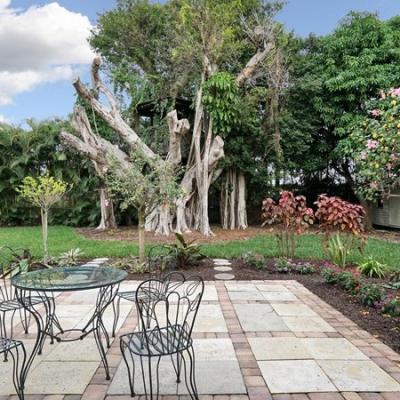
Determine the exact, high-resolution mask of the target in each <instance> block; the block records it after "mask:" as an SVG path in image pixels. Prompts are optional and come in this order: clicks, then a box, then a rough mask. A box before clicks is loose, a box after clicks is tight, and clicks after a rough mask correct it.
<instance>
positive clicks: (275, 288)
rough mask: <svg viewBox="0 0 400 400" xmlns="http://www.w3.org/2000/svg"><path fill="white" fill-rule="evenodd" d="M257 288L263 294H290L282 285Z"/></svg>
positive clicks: (264, 285)
mask: <svg viewBox="0 0 400 400" xmlns="http://www.w3.org/2000/svg"><path fill="white" fill-rule="evenodd" d="M256 288H257V289H258V290H260V291H261V292H289V289H288V288H287V287H286V286H283V285H280V284H268V283H267V284H259V285H256Z"/></svg>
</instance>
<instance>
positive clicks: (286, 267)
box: [275, 257, 296, 274]
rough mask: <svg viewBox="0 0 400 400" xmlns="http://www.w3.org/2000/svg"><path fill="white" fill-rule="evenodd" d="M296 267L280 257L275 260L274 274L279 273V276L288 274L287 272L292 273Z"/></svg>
mask: <svg viewBox="0 0 400 400" xmlns="http://www.w3.org/2000/svg"><path fill="white" fill-rule="evenodd" d="M295 267H296V265H295V264H293V263H292V262H291V261H290V260H288V259H287V258H284V257H280V258H278V259H276V260H275V269H276V272H279V273H280V274H288V273H289V272H292V270H293V269H294V268H295Z"/></svg>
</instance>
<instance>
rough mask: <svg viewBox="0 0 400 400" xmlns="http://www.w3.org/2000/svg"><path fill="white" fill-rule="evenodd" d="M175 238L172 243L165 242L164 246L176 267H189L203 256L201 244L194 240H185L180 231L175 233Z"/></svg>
mask: <svg viewBox="0 0 400 400" xmlns="http://www.w3.org/2000/svg"><path fill="white" fill-rule="evenodd" d="M175 238H176V240H175V243H174V244H167V245H165V246H164V247H165V248H166V249H167V250H168V251H169V255H170V258H172V259H173V260H175V264H176V267H177V268H178V269H183V268H185V267H189V266H191V265H193V263H194V262H196V261H198V260H199V259H201V258H202V257H203V255H202V254H201V246H200V245H199V244H198V243H195V240H192V241H190V242H186V240H185V238H184V237H183V235H181V234H180V233H175Z"/></svg>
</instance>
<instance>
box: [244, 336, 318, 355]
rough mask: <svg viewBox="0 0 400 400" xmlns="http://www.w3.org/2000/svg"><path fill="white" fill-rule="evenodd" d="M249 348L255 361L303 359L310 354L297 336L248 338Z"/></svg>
mask: <svg viewBox="0 0 400 400" xmlns="http://www.w3.org/2000/svg"><path fill="white" fill-rule="evenodd" d="M248 340H249V343H250V346H251V350H252V351H253V354H254V357H255V358H256V360H257V361H261V360H304V359H310V358H311V355H310V353H309V352H308V351H307V348H306V346H305V345H304V343H303V342H302V341H301V340H300V339H299V338H293V337H271V338H249V339H248Z"/></svg>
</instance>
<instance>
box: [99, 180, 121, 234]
mask: <svg viewBox="0 0 400 400" xmlns="http://www.w3.org/2000/svg"><path fill="white" fill-rule="evenodd" d="M100 211H101V220H100V224H99V225H98V227H97V228H96V229H97V230H105V229H115V228H116V227H117V223H116V222H115V215H114V207H113V203H112V200H111V198H110V196H109V194H108V191H107V188H105V187H101V188H100Z"/></svg>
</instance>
